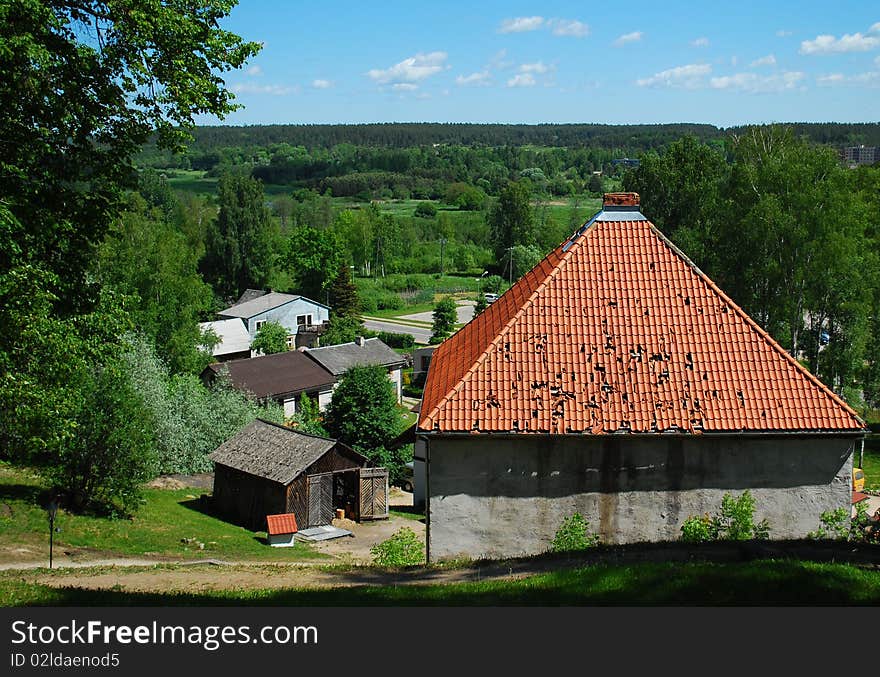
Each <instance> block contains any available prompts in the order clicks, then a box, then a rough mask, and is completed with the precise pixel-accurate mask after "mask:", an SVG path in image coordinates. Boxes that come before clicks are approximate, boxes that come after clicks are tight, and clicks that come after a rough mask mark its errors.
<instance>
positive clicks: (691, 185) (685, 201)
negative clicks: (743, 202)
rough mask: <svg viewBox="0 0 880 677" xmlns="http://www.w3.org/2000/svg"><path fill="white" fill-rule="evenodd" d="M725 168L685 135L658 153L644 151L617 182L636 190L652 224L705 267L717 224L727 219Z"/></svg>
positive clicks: (711, 258)
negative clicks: (723, 196) (636, 163)
mask: <svg viewBox="0 0 880 677" xmlns="http://www.w3.org/2000/svg"><path fill="white" fill-rule="evenodd" d="M729 173H730V167H729V165H728V164H727V161H726V158H725V156H724V154H723V153H722V152H721V151H720V150H718V149H717V148H715V147H712V146H709V145H706V144H703V143H700V142H699V141H698V140H697V139H696V138H694V137H692V136H685V137H683V138H681V139H680V140H678V141H675V142H674V143H671V144H670V145H669V147H668V148H667V149H666V150H665V151H664V152H663V153H662V154H657V153H655V152H651V153H647V154H646V155H645V156H644V158H642V161H641V163H640V165H639V167H638V168H636V169H633V170H630V171H628V172H627V173H626V174H625V175H624V180H623V185H624V190H627V191H633V192H636V193H638V194H639V196H640V198H641V205H642V211H643V212H644V213H645V214H647V215H649V218H650V219H651V222H652V223H653V224H654V225H656V226H657V227H658V228H660V230H662V231H663V232H664V234H666V235H667V236H669V237H670V238H671V239H672V241H673V242H675V243H676V244H677V245H678V246H679V247H681V248H682V250H683V251H685V252H686V253H687V254H688V256H689V257H690V258H691V259H693V260H694V261H695V262H696V263H697V265H699V266H701V267H703V268H704V269H706V270H709V269H711V268H712V266H713V265H714V264H715V263H716V262H717V260H718V255H717V232H716V230H717V227H718V224H719V222H720V221H723V220H728V221H729V217H727V215H726V214H725V213H724V212H725V211H726V207H725V203H724V201H723V199H722V197H721V196H722V192H723V190H724V186H725V183H726V181H727V177H728V175H729Z"/></svg>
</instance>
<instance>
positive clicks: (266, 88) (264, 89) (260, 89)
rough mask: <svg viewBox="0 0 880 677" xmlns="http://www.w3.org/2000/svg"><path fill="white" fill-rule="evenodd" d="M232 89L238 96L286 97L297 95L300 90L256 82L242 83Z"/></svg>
mask: <svg viewBox="0 0 880 677" xmlns="http://www.w3.org/2000/svg"><path fill="white" fill-rule="evenodd" d="M230 89H231V90H232V91H233V92H235V93H236V94H269V95H271V96H286V95H288V94H295V93H297V92H298V91H299V90H298V88H297V87H289V86H287V85H259V84H257V83H256V82H240V83H238V84H236V85H232V86H231V87H230Z"/></svg>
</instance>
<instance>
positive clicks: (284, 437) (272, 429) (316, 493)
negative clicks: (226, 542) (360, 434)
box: [209, 419, 388, 531]
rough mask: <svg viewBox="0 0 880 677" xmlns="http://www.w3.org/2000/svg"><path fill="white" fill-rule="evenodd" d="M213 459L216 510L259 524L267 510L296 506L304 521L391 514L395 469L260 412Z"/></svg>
mask: <svg viewBox="0 0 880 677" xmlns="http://www.w3.org/2000/svg"><path fill="white" fill-rule="evenodd" d="M209 458H210V459H211V460H212V461H214V493H213V501H214V506H215V509H216V510H217V512H219V513H220V514H221V515H223V516H224V517H225V518H226V519H229V520H230V521H232V522H235V523H237V524H241V525H243V526H245V527H247V528H249V529H252V530H254V531H259V530H261V529H263V528H264V526H265V525H266V516H267V515H277V514H282V513H292V514H293V515H295V516H296V521H297V523H298V524H299V527H300V528H301V529H302V528H307V527H313V526H321V525H324V524H330V522H331V521H332V520H333V518H334V516H335V511H336V509H337V508H341V509H343V510H345V514H346V516H347V517H349V518H350V519H354V520H358V521H360V520H362V519H377V518H383V517H387V516H388V500H387V497H388V471H387V470H386V469H385V468H372V467H369V461H368V460H367V458H366V457H364V456H362V455H361V454H359V453H358V452H356V451H355V450H354V449H351V448H350V447H348V446H346V445H345V444H342V443H341V442H339V441H338V440H333V439H329V438H326V437H318V436H317V435H309V434H307V433H301V432H298V431H296V430H294V429H292V428H287V427H285V426H281V425H278V424H275V423H270V422H268V421H263V420H262V419H257V420H256V421H254V422H253V423H251V424H249V425H248V426H246V427H245V428H244V429H242V430H241V432H239V433H238V434H237V435H235V436H234V437H233V438H231V439H229V440H227V441H226V442H224V443H223V444H221V445H220V446H219V447H217V449H216V450H215V451H214V452H213V453H212V454H211V455H210V457H209Z"/></svg>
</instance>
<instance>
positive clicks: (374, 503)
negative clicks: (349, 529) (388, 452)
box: [360, 468, 388, 520]
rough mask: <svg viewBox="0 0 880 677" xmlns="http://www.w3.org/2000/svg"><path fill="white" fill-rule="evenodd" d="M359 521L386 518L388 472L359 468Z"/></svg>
mask: <svg viewBox="0 0 880 677" xmlns="http://www.w3.org/2000/svg"><path fill="white" fill-rule="evenodd" d="M360 481H361V500H360V504H361V515H360V517H361V519H362V520H375V519H385V518H387V517H388V470H387V469H386V468H361V469H360Z"/></svg>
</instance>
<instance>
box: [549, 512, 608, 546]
mask: <svg viewBox="0 0 880 677" xmlns="http://www.w3.org/2000/svg"><path fill="white" fill-rule="evenodd" d="M589 527H590V524H589V522H587V520H586V519H584V516H583V515H581V514H580V513H579V512H576V513H575V514H574V515H572V516H571V517H566V518H565V519H564V520H563V521H562V526H560V527H559V529H557V530H556V535H555V536H554V537H553V542H552V543H551V544H550V550H551V551H552V552H572V551H574V550H586V549H588V548H593V547H595V546H597V545H598V544H599V536H598V535H597V534H592V533H590V530H589Z"/></svg>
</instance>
